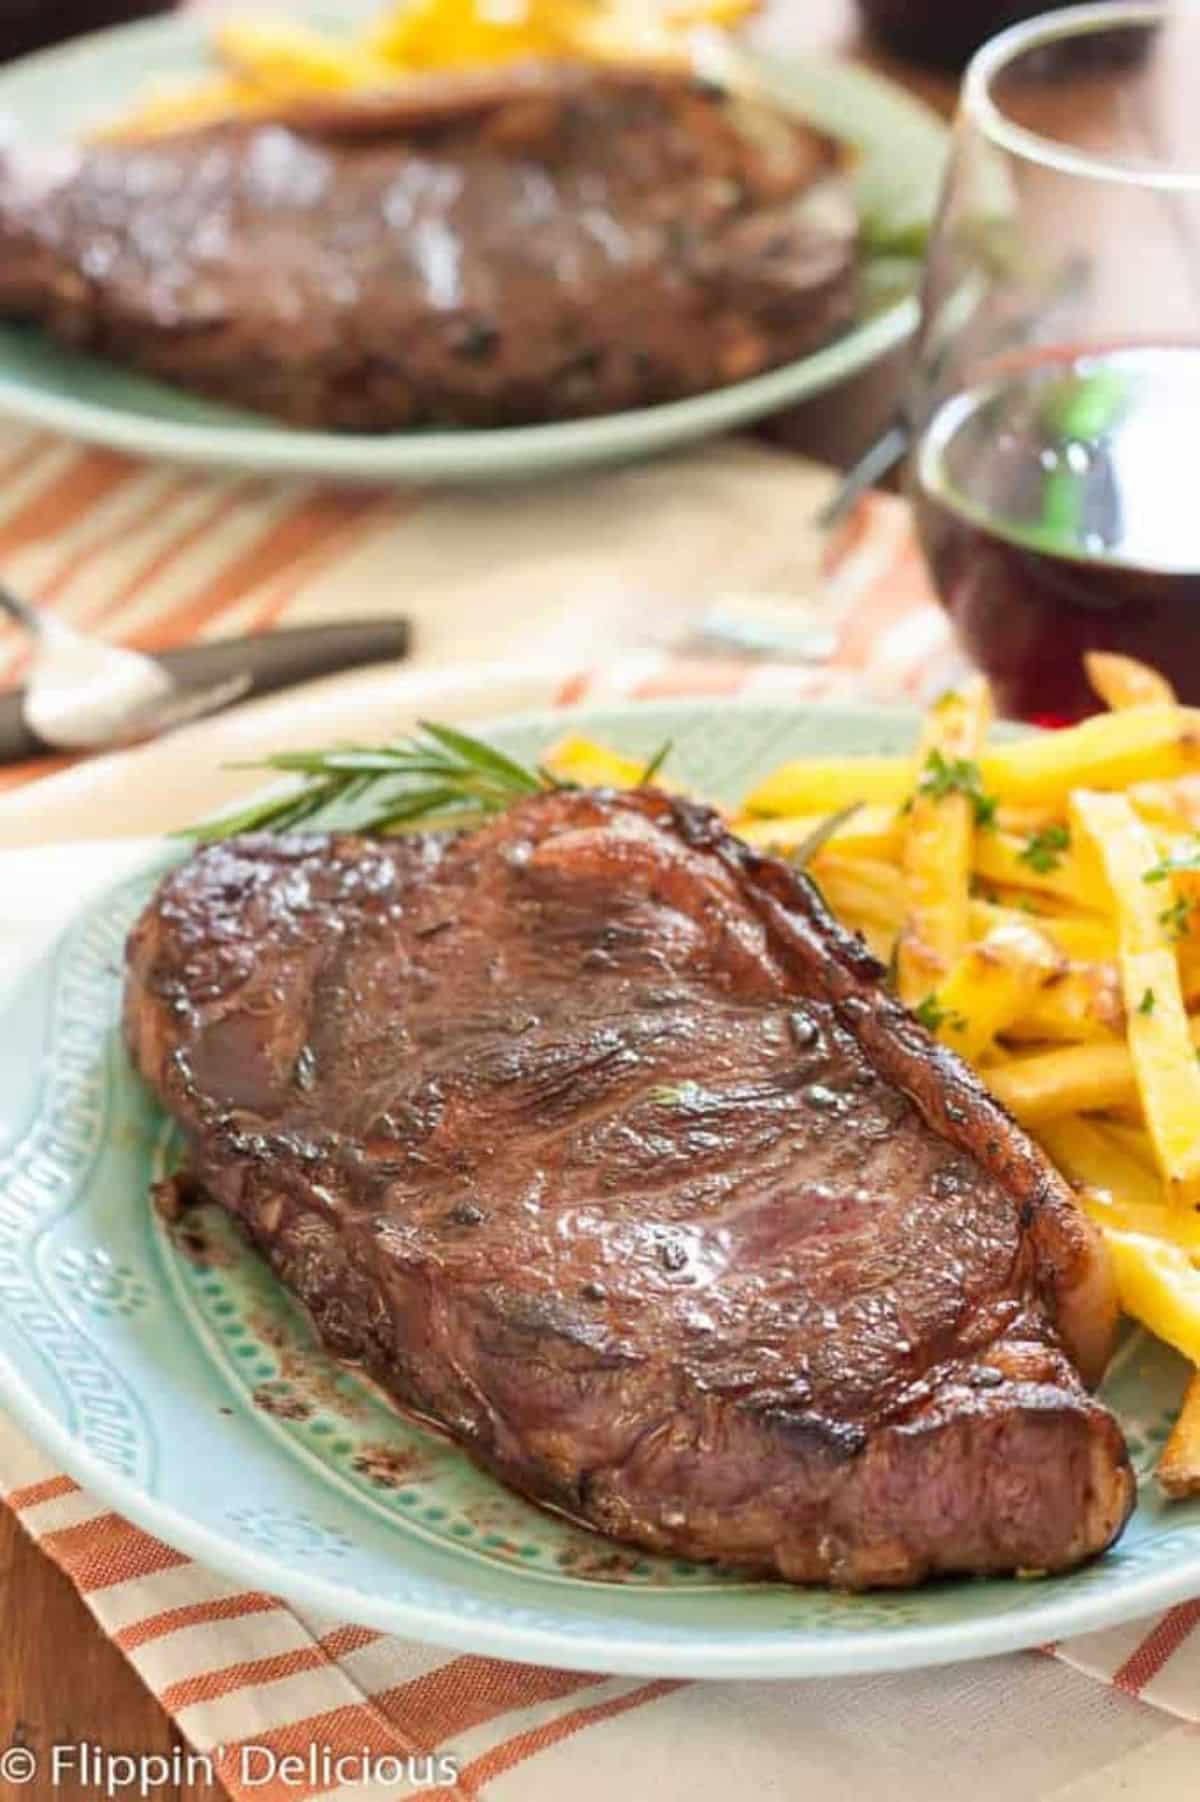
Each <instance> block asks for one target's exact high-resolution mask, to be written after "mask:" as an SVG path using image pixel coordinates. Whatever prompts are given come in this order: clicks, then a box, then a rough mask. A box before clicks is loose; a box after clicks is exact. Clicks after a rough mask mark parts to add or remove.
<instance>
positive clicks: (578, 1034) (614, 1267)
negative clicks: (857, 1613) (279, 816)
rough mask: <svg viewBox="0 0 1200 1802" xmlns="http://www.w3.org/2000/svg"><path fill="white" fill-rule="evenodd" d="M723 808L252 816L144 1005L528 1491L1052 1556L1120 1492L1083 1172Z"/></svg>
mask: <svg viewBox="0 0 1200 1802" xmlns="http://www.w3.org/2000/svg"><path fill="white" fill-rule="evenodd" d="M881 975H882V972H881V971H880V970H879V968H878V966H877V965H876V964H875V963H874V962H873V960H872V959H871V958H870V956H869V955H868V954H867V952H866V951H865V949H864V948H863V946H862V944H861V942H860V941H859V940H857V939H855V938H852V937H850V936H849V935H848V934H846V933H845V932H843V931H842V930H841V929H840V928H839V927H838V926H836V925H835V924H834V923H833V921H832V920H831V919H830V918H829V917H828V916H827V914H826V913H825V912H824V910H823V908H822V907H821V905H820V903H819V901H818V899H817V898H816V896H815V893H814V891H812V890H811V888H810V886H809V885H808V884H807V883H806V882H805V881H804V879H803V878H802V877H799V876H797V875H796V874H795V873H794V872H792V871H791V870H789V869H788V868H786V867H785V866H784V865H782V864H780V863H777V862H775V861H773V860H771V859H765V858H762V857H759V856H757V855H755V854H754V853H752V852H751V851H749V850H748V849H747V848H746V847H744V846H742V845H740V844H739V843H738V842H737V841H736V840H734V839H732V838H730V837H729V836H728V835H727V834H726V833H725V832H724V830H723V829H722V827H721V825H720V823H719V821H718V820H717V818H716V816H715V815H713V814H711V813H710V812H708V811H707V810H705V809H701V808H698V807H695V806H693V805H691V804H688V803H685V802H681V801H677V800H672V799H668V798H667V797H665V796H663V795H660V794H654V793H650V792H646V791H643V792H640V793H638V794H635V795H632V796H616V795H612V794H602V793H595V794H593V793H584V792H558V793H554V794H551V795H546V796H539V797H535V798H533V799H531V800H528V801H525V802H522V803H520V804H518V805H517V806H515V807H514V808H513V809H512V810H511V811H510V812H509V813H508V814H506V815H505V816H503V817H502V818H500V819H499V820H498V821H497V822H496V823H495V824H491V825H489V826H487V827H486V828H485V829H483V830H481V831H479V832H477V833H475V834H473V835H471V836H465V837H459V838H457V839H449V840H447V839H439V838H434V837H415V838H404V839H398V840H390V841H383V842H377V843H372V842H368V841H365V840H362V839H356V838H352V837H332V838H330V837H316V836H308V837H304V836H298V837H293V838H280V839H272V838H268V837H252V838H245V839H242V840H234V841H231V842H230V843H228V844H224V845H218V846H215V847H212V848H209V849H206V850H203V851H201V852H199V853H198V854H197V855H195V856H194V857H193V858H192V859H191V860H190V861H189V862H187V863H185V864H184V865H183V866H182V867H181V868H180V869H179V870H177V871H176V872H175V873H174V874H172V875H170V876H169V877H168V878H167V879H166V881H165V882H164V883H163V885H162V887H161V889H160V891H159V893H158V895H157V897H156V898H155V899H154V900H153V902H152V903H151V905H150V906H149V908H148V909H147V911H146V912H145V914H144V915H143V917H142V919H141V921H140V923H139V924H138V925H137V926H136V928H135V930H134V932H133V935H132V937H131V940H130V945H129V975H128V985H127V1011H126V1031H127V1036H128V1042H129V1044H130V1046H131V1048H132V1051H133V1055H134V1058H135V1059H136V1062H137V1064H138V1065H139V1067H140V1069H141V1070H142V1072H143V1074H144V1075H145V1076H146V1078H147V1079H148V1081H149V1082H150V1083H151V1084H152V1086H153V1087H154V1088H155V1089H156V1090H157V1092H158V1094H159V1095H160V1096H161V1098H162V1100H163V1101H164V1103H165V1104H166V1106H167V1107H168V1108H169V1109H170V1110H171V1112H172V1113H173V1114H174V1115H176V1116H177V1118H178V1119H179V1121H180V1122H181V1123H182V1126H183V1128H184V1131H185V1133H186V1135H187V1139H188V1143H189V1146H190V1163H189V1167H188V1177H187V1181H188V1183H189V1185H190V1186H191V1188H192V1189H193V1190H194V1191H195V1192H197V1193H199V1194H202V1195H203V1196H205V1197H208V1198H211V1199H213V1200H215V1201H216V1202H218V1203H219V1204H221V1205H222V1206H223V1207H225V1208H227V1209H228V1210H229V1211H230V1212H231V1213H232V1214H233V1215H235V1216H236V1217H237V1218H238V1219H239V1220H240V1221H241V1222H242V1223H243V1225H244V1226H245V1229H246V1231H247V1232H248V1234H249V1236H250V1238H251V1240H252V1241H253V1243H254V1244H255V1245H256V1246H257V1247H258V1248H259V1250H260V1251H261V1252H262V1253H263V1255H264V1256H265V1257H266V1258H268V1259H269V1260H270V1262H271V1264H272V1265H273V1267H274V1269H275V1270H276V1271H277V1272H278V1274H279V1276H280V1277H281V1278H282V1280H283V1281H284V1283H285V1284H287V1285H288V1286H289V1287H290V1288H291V1289H292V1290H294V1291H295V1293H296V1294H297V1295H299V1296H300V1297H301V1298H302V1299H303V1300H304V1301H305V1302H306V1303H307V1305H308V1307H309V1309H310V1310H311V1312H312V1315H313V1318H314V1320H315V1321H316V1324H317V1327H318V1328H319V1330H320V1333H321V1335H322V1337H323V1339H324V1341H325V1343H326V1344H327V1345H328V1346H329V1348H330V1349H331V1350H332V1351H333V1352H335V1353H337V1354H339V1355H341V1356H345V1357H349V1358H353V1359H359V1360H361V1361H362V1363H363V1364H364V1365H365V1366H366V1368H367V1369H368V1370H369V1371H370V1372H371V1374H372V1375H373V1376H374V1377H376V1378H377V1379H378V1380H379V1381H380V1382H381V1383H382V1384H383V1385H384V1386H385V1387H386V1388H388V1389H389V1390H390V1391H391V1393H392V1394H393V1395H395V1396H396V1397H397V1398H398V1399H399V1400H400V1401H401V1402H402V1403H404V1404H407V1405H409V1406H410V1407H413V1408H415V1409H418V1410H420V1411H422V1412H423V1413H425V1414H427V1415H431V1416H433V1417H435V1418H436V1419H438V1420H439V1421H441V1422H443V1423H444V1424H445V1425H446V1426H447V1427H448V1428H449V1430H450V1432H451V1433H452V1434H453V1435H454V1436H455V1437H456V1438H457V1439H458V1440H459V1441H460V1442H461V1444H462V1445H464V1446H465V1447H466V1448H467V1449H468V1450H469V1451H470V1452H472V1453H473V1454H474V1456H475V1457H476V1458H478V1459H479V1460H480V1461H481V1462H483V1463H484V1464H486V1465H487V1466H489V1467H490V1468H491V1469H492V1470H494V1471H495V1472H497V1473H498V1474H499V1475H500V1476H501V1477H503V1478H504V1480H505V1481H506V1482H508V1483H510V1484H512V1485H514V1486H515V1487H516V1488H518V1489H520V1490H522V1491H524V1492H525V1493H526V1494H527V1495H529V1496H531V1497H533V1498H534V1499H535V1500H537V1501H541V1502H544V1503H549V1504H551V1505H553V1506H555V1507H557V1508H560V1509H563V1510H566V1511H567V1512H569V1513H570V1514H571V1515H572V1516H574V1517H576V1518H577V1519H579V1520H582V1521H585V1522H587V1523H589V1524H590V1525H592V1526H594V1527H597V1528H599V1529H600V1530H601V1531H602V1532H605V1533H609V1534H612V1535H615V1536H616V1537H618V1538H621V1539H625V1540H629V1541H632V1542H634V1543H636V1544H638V1545H641V1546H645V1547H649V1548H651V1549H653V1550H656V1551H662V1552H670V1553H673V1554H677V1555H685V1556H687V1557H692V1558H704V1559H717V1560H721V1561H723V1562H725V1563H727V1564H730V1565H734V1566H742V1567H746V1568H748V1569H751V1570H754V1571H759V1572H775V1573H778V1574H780V1575H782V1576H784V1577H786V1578H789V1579H792V1580H794V1581H799V1582H828V1583H833V1584H837V1585H843V1586H847V1587H853V1588H858V1587H866V1586H870V1585H902V1584H911V1583H916V1582H918V1581H919V1580H920V1579H922V1578H924V1577H926V1576H929V1575H931V1574H933V1573H936V1572H954V1571H960V1572H961V1571H975V1572H983V1571H992V1572H1002V1571H1012V1570H1015V1569H1018V1568H1026V1567H1027V1568H1034V1569H1045V1570H1059V1569H1062V1568H1064V1567H1067V1566H1070V1565H1073V1564H1075V1563H1077V1562H1078V1561H1079V1560H1080V1559H1083V1558H1086V1557H1087V1556H1089V1555H1090V1554H1092V1553H1095V1552H1099V1551H1101V1550H1102V1549H1103V1548H1104V1547H1105V1546H1107V1545H1109V1544H1110V1543H1111V1541H1112V1540H1113V1538H1114V1537H1115V1536H1116V1534H1117V1533H1118V1532H1119V1531H1120V1529H1121V1527H1122V1525H1123V1523H1124V1521H1125V1519H1126V1516H1127V1514H1128V1512H1129V1509H1130V1507H1131V1505H1132V1500H1133V1483H1132V1478H1131V1474H1130V1470H1129V1465H1128V1461H1127V1458H1126V1453H1125V1447H1124V1444H1123V1441H1122V1437H1121V1433H1120V1431H1119V1429H1118V1427H1117V1425H1116V1423H1115V1421H1114V1420H1113V1418H1112V1416H1111V1415H1110V1414H1109V1413H1108V1412H1107V1411H1106V1410H1105V1409H1104V1408H1103V1407H1101V1406H1100V1405H1099V1404H1098V1403H1096V1402H1094V1401H1093V1400H1091V1399H1090V1398H1089V1397H1088V1395H1087V1394H1086V1392H1085V1389H1084V1386H1083V1382H1082V1381H1081V1379H1080V1376H1079V1374H1078V1370H1079V1368H1082V1370H1083V1372H1084V1374H1085V1376H1086V1378H1088V1379H1089V1380H1093V1379H1096V1378H1098V1376H1099V1374H1100V1373H1101V1371H1102V1368H1103V1365H1104V1363H1105V1360H1106V1358H1107V1355H1108V1351H1109V1349H1110V1345H1111V1337H1112V1331H1113V1327H1114V1324H1115V1306H1114V1302H1113V1296H1112V1291H1111V1287H1110V1284H1109V1276H1108V1269H1107V1264H1106V1262H1105V1259H1104V1256H1103V1253H1102V1250H1101V1248H1100V1246H1099V1243H1098V1241H1097V1240H1096V1238H1095V1237H1094V1235H1093V1233H1092V1230H1091V1229H1090V1228H1089V1226H1088V1225H1087V1223H1086V1221H1085V1220H1084V1219H1083V1218H1082V1216H1081V1215H1080V1214H1079V1213H1078V1212H1077V1211H1076V1209H1075V1206H1074V1203H1073V1200H1072V1198H1071V1196H1070V1195H1069V1193H1068V1192H1067V1191H1066V1189H1065V1188H1064V1186H1063V1184H1062V1182H1061V1180H1060V1179H1059V1177H1058V1176H1057V1175H1056V1173H1055V1172H1054V1171H1053V1170H1052V1168H1051V1167H1050V1166H1049V1165H1048V1164H1047V1163H1046V1161H1045V1159H1044V1158H1043V1157H1042V1156H1041V1154H1040V1153H1039V1152H1038V1151H1037V1150H1036V1149H1035V1147H1034V1146H1033V1145H1032V1144H1031V1143H1030V1142H1029V1141H1028V1140H1027V1139H1026V1138H1025V1136H1024V1135H1023V1134H1022V1133H1021V1132H1020V1130H1019V1129H1018V1128H1017V1127H1016V1126H1015V1125H1014V1124H1013V1122H1012V1121H1011V1120H1010V1119H1009V1118H1008V1117H1007V1116H1006V1115H1005V1114H1004V1113H1003V1112H1002V1110H1001V1109H999V1108H998V1107H997V1106H996V1104H995V1103H994V1102H992V1101H991V1099H990V1098H989V1097H988V1096H987V1094H986V1093H985V1092H984V1090H983V1089H982V1087H981V1086H980V1084H979V1083H978V1082H977V1081H976V1079H975V1078H974V1077H973V1075H972V1074H971V1073H970V1072H969V1071H968V1070H967V1069H966V1067H965V1066H964V1065H963V1064H962V1063H960V1062H959V1060H958V1059H957V1058H955V1057H954V1056H953V1055H952V1054H950V1053H949V1052H947V1051H946V1050H944V1049H942V1048H941V1047H939V1046H938V1045H937V1044H936V1043H934V1042H933V1041H932V1040H931V1039H930V1038H929V1036H928V1035H927V1034H926V1033H925V1031H924V1030H923V1029H922V1027H921V1026H920V1025H918V1024H917V1022H915V1021H914V1020H913V1019H912V1018H911V1016H909V1015H908V1014H907V1013H906V1012H905V1011H904V1010H903V1009H902V1008H901V1007H900V1006H899V1005H898V1004H897V1003H896V1002H895V1001H893V1000H892V999H891V998H890V997H889V996H888V994H887V993H886V991H885V990H884V988H883V987H882V984H881Z"/></svg>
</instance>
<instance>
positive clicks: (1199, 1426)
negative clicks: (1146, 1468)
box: [1155, 1375, 1200, 1502]
mask: <svg viewBox="0 0 1200 1802" xmlns="http://www.w3.org/2000/svg"><path fill="white" fill-rule="evenodd" d="M1155 1475H1156V1476H1157V1478H1158V1480H1159V1483H1160V1484H1161V1486H1162V1488H1163V1489H1164V1490H1165V1491H1166V1493H1167V1494H1168V1495H1169V1496H1170V1498H1171V1500H1172V1501H1173V1502H1178V1501H1182V1500H1183V1498H1184V1497H1185V1496H1189V1495H1200V1375H1195V1376H1193V1377H1192V1380H1191V1382H1190V1383H1189V1384H1188V1386H1187V1393H1186V1394H1185V1396H1184V1398H1183V1406H1182V1408H1181V1409H1180V1410H1179V1414H1178V1416H1177V1417H1176V1421H1175V1425H1174V1427H1173V1428H1172V1429H1171V1437H1170V1438H1169V1439H1168V1440H1167V1443H1166V1445H1165V1446H1164V1447H1163V1454H1162V1457H1161V1458H1160V1459H1159V1461H1158V1468H1157V1470H1156V1471H1155Z"/></svg>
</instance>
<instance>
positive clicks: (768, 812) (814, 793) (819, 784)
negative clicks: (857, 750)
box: [742, 757, 916, 819]
mask: <svg viewBox="0 0 1200 1802" xmlns="http://www.w3.org/2000/svg"><path fill="white" fill-rule="evenodd" d="M915 779H916V777H915V769H914V764H913V760H912V758H911V757H800V758H795V759H793V760H792V762H791V763H785V764H781V765H780V767H779V769H777V770H775V771H774V772H773V773H772V774H771V775H770V776H768V777H767V778H766V779H765V780H764V781H762V782H760V783H759V784H758V785H757V787H755V788H753V789H751V791H750V793H749V794H748V795H747V796H746V798H745V800H744V801H743V803H742V809H743V811H744V812H745V813H747V814H750V815H752V816H753V815H757V816H759V817H760V818H766V819H771V818H776V819H787V818H788V816H789V815H791V814H799V813H819V814H831V813H837V812H839V811H840V809H841V808H843V807H852V806H854V804H855V803H856V802H860V803H871V802H874V803H883V804H887V803H888V802H890V803H891V804H892V805H893V806H894V807H899V806H900V805H901V804H902V803H903V802H904V801H905V800H907V798H908V796H909V795H910V794H911V793H912V789H913V783H914V781H915Z"/></svg>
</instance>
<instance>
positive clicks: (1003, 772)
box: [980, 706, 1200, 806]
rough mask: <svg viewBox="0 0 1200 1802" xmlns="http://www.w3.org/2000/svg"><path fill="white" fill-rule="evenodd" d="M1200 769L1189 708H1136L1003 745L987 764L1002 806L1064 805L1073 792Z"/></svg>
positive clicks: (983, 767) (1197, 734)
mask: <svg viewBox="0 0 1200 1802" xmlns="http://www.w3.org/2000/svg"><path fill="white" fill-rule="evenodd" d="M1196 769H1200V726H1198V723H1197V717H1196V714H1195V713H1194V712H1193V711H1191V710H1190V709H1188V708H1186V707H1171V706H1158V707H1130V708H1129V709H1128V710H1127V711H1125V712H1124V713H1101V714H1097V715H1096V717H1095V718H1094V719H1088V720H1084V721H1082V723H1081V724H1080V725H1078V726H1069V727H1067V728H1066V729H1065V730H1064V731H1062V732H1042V733H1039V734H1038V735H1037V736H1036V737H1034V738H1019V739H1014V740H1013V742H1012V743H1011V744H997V745H994V746H992V748H991V749H990V750H989V751H987V752H986V753H985V754H984V756H983V757H982V758H981V759H980V773H981V776H982V780H983V786H984V788H985V790H986V791H987V793H988V794H991V795H997V796H999V797H1000V799H1001V800H1002V801H1018V802H1035V803H1037V804H1040V805H1042V806H1046V805H1050V804H1053V803H1064V802H1065V801H1066V798H1067V796H1068V795H1069V794H1070V793H1071V791H1072V789H1076V788H1091V789H1120V788H1126V787H1128V785H1129V784H1130V783H1131V782H1150V781H1155V782H1163V781H1173V780H1175V779H1176V778H1177V777H1179V776H1184V775H1187V774H1188V772H1189V771H1192V770H1196Z"/></svg>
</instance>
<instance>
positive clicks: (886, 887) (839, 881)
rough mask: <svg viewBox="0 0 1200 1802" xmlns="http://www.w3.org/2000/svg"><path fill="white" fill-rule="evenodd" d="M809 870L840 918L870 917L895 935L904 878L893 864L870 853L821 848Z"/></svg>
mask: <svg viewBox="0 0 1200 1802" xmlns="http://www.w3.org/2000/svg"><path fill="white" fill-rule="evenodd" d="M809 871H810V874H811V876H812V878H813V880H814V882H815V883H816V885H817V887H818V888H819V889H820V891H821V893H822V894H823V895H824V897H825V900H826V903H827V904H828V906H829V907H830V908H831V909H832V911H833V912H834V914H835V915H836V916H837V918H838V919H839V920H844V921H847V922H849V921H857V920H868V921H869V922H870V923H871V925H872V926H876V927H878V928H879V929H880V930H881V931H884V932H888V933H890V934H891V935H892V936H893V937H894V936H895V934H896V933H897V932H898V931H899V929H900V922H901V920H902V919H903V917H904V878H903V877H902V876H901V874H900V872H899V870H897V869H896V868H895V867H894V866H893V865H891V864H886V863H877V862H876V861H875V860H874V859H873V858H870V857H839V856H837V855H836V854H835V853H834V852H832V851H822V852H820V853H819V854H818V855H817V856H816V857H814V858H813V861H812V863H811V865H810V866H809Z"/></svg>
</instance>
